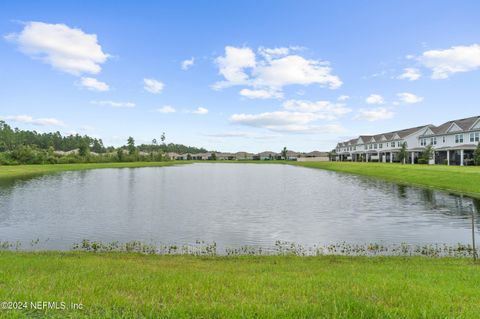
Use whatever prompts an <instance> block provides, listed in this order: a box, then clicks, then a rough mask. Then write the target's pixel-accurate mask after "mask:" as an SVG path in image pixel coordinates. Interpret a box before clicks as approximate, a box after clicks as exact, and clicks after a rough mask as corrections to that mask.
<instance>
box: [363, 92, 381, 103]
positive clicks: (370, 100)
mask: <svg viewBox="0 0 480 319" xmlns="http://www.w3.org/2000/svg"><path fill="white" fill-rule="evenodd" d="M365 102H367V103H368V104H383V103H385V101H384V100H383V97H382V96H381V95H378V94H370V96H369V97H367V98H366V99H365Z"/></svg>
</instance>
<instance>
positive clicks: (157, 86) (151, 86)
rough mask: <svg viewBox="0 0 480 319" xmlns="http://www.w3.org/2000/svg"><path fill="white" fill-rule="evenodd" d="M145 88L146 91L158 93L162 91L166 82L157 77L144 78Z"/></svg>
mask: <svg viewBox="0 0 480 319" xmlns="http://www.w3.org/2000/svg"><path fill="white" fill-rule="evenodd" d="M143 84H144V86H143V88H144V89H145V91H147V92H150V93H153V94H158V93H161V92H162V90H163V88H164V87H165V84H163V82H160V81H158V80H155V79H146V78H145V79H143Z"/></svg>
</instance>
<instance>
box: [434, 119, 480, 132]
mask: <svg viewBox="0 0 480 319" xmlns="http://www.w3.org/2000/svg"><path fill="white" fill-rule="evenodd" d="M479 118H480V116H478V115H477V116H472V117H467V118H464V119H458V120H453V121H448V122H445V123H443V124H442V125H439V126H437V127H432V128H431V130H432V131H433V133H435V134H445V133H447V131H448V129H449V128H450V126H452V124H453V123H455V124H457V125H458V126H459V127H460V128H461V129H462V130H463V131H468V130H469V129H470V128H471V127H472V126H473V124H475V122H476V121H477V120H478V119H479Z"/></svg>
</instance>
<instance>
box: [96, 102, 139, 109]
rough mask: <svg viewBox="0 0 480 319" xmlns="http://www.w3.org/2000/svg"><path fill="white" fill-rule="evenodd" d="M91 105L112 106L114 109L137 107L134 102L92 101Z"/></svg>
mask: <svg viewBox="0 0 480 319" xmlns="http://www.w3.org/2000/svg"><path fill="white" fill-rule="evenodd" d="M90 103H91V104H95V105H102V106H111V107H113V108H132V107H135V103H132V102H116V101H90Z"/></svg>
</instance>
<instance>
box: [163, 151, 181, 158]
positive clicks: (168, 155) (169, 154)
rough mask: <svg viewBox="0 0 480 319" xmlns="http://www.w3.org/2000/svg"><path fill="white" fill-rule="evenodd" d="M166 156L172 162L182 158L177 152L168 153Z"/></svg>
mask: <svg viewBox="0 0 480 319" xmlns="http://www.w3.org/2000/svg"><path fill="white" fill-rule="evenodd" d="M166 155H167V157H168V158H169V159H171V160H176V159H178V157H179V156H180V154H177V153H175V152H168V153H167V154H166Z"/></svg>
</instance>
